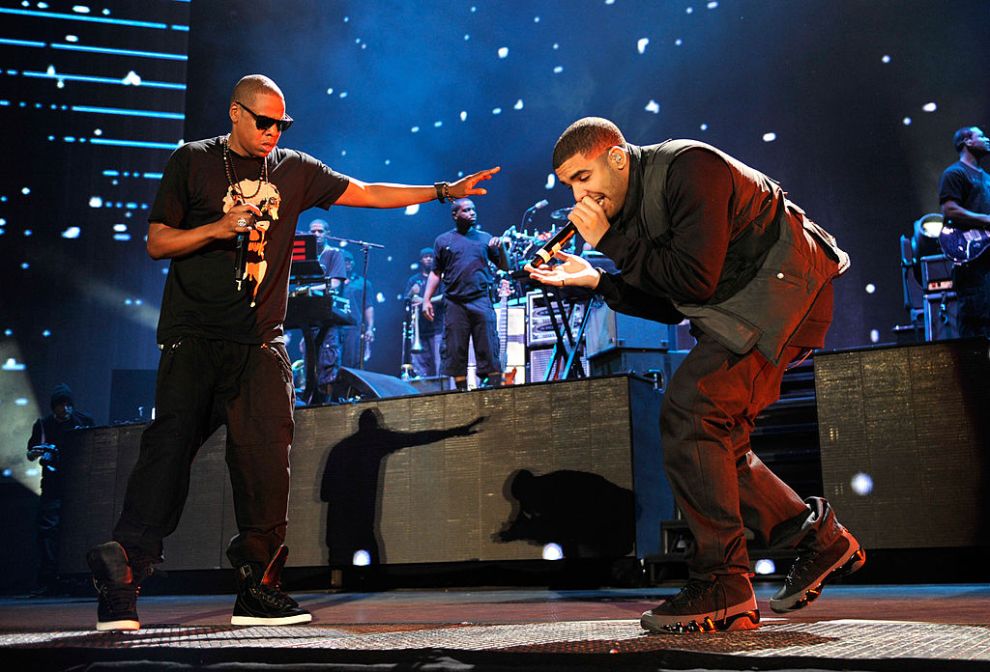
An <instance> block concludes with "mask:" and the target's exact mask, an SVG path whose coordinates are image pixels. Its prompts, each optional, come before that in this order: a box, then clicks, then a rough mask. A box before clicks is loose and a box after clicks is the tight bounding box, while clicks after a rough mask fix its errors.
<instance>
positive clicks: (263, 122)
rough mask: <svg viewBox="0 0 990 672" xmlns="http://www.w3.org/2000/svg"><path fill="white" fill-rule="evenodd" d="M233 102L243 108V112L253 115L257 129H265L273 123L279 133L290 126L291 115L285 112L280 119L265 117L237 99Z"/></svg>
mask: <svg viewBox="0 0 990 672" xmlns="http://www.w3.org/2000/svg"><path fill="white" fill-rule="evenodd" d="M234 102H235V103H237V104H238V105H239V106H240V107H241V108H243V109H244V111H245V112H247V113H248V114H250V115H251V116H252V117H254V125H255V126H257V127H258V130H259V131H267V130H268V129H269V128H271V127H272V124H275V127H276V128H278V132H279V133H281V132H283V131H285V130H287V129H288V128H289V126H292V117H290V116H289V115H287V114H286V115H285V116H283V117H282V118H281V119H272V118H271V117H266V116H265V115H263V114H256V113H255V112H254V111H253V110H252V109H251V108H250V107H248V106H247V105H245V104H244V103H242V102H241V101H239V100H235V101H234Z"/></svg>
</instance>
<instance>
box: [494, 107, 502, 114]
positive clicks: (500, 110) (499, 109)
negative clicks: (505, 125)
mask: <svg viewBox="0 0 990 672" xmlns="http://www.w3.org/2000/svg"><path fill="white" fill-rule="evenodd" d="M492 114H502V108H501V107H496V108H493V109H492Z"/></svg>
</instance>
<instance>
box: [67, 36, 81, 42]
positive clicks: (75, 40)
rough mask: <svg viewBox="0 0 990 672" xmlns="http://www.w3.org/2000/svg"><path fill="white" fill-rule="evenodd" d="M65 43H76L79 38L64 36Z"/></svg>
mask: <svg viewBox="0 0 990 672" xmlns="http://www.w3.org/2000/svg"><path fill="white" fill-rule="evenodd" d="M65 41H66V42H78V41H79V37H78V36H77V35H66V36H65Z"/></svg>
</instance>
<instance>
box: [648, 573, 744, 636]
mask: <svg viewBox="0 0 990 672" xmlns="http://www.w3.org/2000/svg"><path fill="white" fill-rule="evenodd" d="M639 623H640V625H642V626H643V628H644V629H646V630H649V631H650V632H658V633H670V632H716V631H725V630H752V629H754V628H758V627H759V626H760V610H759V609H758V608H757V605H756V594H755V593H754V592H753V586H752V584H750V582H749V578H748V577H747V576H746V575H745V574H722V575H719V576H717V577H715V580H714V581H703V580H701V579H691V580H689V581H688V582H687V585H686V586H684V588H682V589H681V592H679V593H677V595H674V596H673V597H672V598H670V599H669V600H667V601H666V602H664V603H663V604H661V605H660V606H658V607H655V608H653V609H651V610H650V611H647V612H646V613H644V614H643V616H642V617H641V618H640V620H639Z"/></svg>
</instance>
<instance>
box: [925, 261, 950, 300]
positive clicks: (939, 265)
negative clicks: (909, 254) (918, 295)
mask: <svg viewBox="0 0 990 672" xmlns="http://www.w3.org/2000/svg"><path fill="white" fill-rule="evenodd" d="M952 266H953V263H952V261H951V260H950V259H949V258H948V257H946V256H945V255H944V254H932V255H929V256H927V257H922V258H921V287H922V289H923V291H925V292H926V293H927V292H944V291H946V290H949V289H952Z"/></svg>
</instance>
